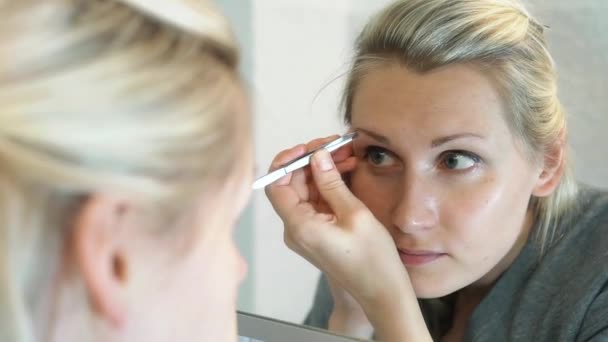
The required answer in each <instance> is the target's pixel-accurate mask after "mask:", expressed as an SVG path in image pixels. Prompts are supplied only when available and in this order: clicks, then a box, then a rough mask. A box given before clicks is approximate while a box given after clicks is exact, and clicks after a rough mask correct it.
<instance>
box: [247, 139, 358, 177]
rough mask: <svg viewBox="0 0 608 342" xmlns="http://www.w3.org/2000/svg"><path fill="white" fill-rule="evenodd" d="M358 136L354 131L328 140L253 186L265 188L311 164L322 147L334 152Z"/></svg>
mask: <svg viewBox="0 0 608 342" xmlns="http://www.w3.org/2000/svg"><path fill="white" fill-rule="evenodd" d="M356 137H357V132H352V133H348V134H344V135H343V136H341V137H339V138H337V139H335V140H332V141H330V142H328V143H327V144H325V145H322V146H320V147H319V148H317V149H314V150H312V151H310V152H308V153H306V154H305V155H303V156H301V157H299V158H297V159H295V160H292V161H290V162H287V164H285V165H284V166H283V167H281V168H279V169H277V170H274V171H272V172H270V173H268V174H266V175H264V176H262V177H260V178H258V179H257V180H256V181H255V182H254V183H253V186H252V188H253V189H260V188H264V187H266V186H267V185H270V184H272V183H274V182H276V181H277V180H279V179H281V178H283V177H285V176H286V175H287V174H289V173H291V172H294V171H295V170H298V169H301V168H303V167H305V166H307V165H309V164H310V158H311V157H312V155H313V154H314V153H315V152H317V151H319V150H320V149H323V148H324V149H326V150H327V151H329V152H333V151H335V150H337V149H339V148H340V147H342V146H344V145H346V144H348V143H350V142H351V141H353V139H354V138H356Z"/></svg>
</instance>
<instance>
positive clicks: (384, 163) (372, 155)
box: [365, 146, 395, 167]
mask: <svg viewBox="0 0 608 342" xmlns="http://www.w3.org/2000/svg"><path fill="white" fill-rule="evenodd" d="M365 159H367V161H368V162H369V163H370V164H372V165H373V166H377V167H388V166H392V165H393V164H395V158H394V157H393V156H392V154H391V153H390V152H389V151H387V150H385V149H384V148H382V147H378V146H369V147H367V148H366V149H365Z"/></svg>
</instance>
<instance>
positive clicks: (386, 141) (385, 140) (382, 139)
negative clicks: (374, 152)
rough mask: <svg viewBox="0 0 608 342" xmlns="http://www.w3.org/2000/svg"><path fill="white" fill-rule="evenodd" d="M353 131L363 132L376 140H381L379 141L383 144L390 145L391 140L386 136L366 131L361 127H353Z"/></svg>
mask: <svg viewBox="0 0 608 342" xmlns="http://www.w3.org/2000/svg"><path fill="white" fill-rule="evenodd" d="M355 131H357V132H361V133H364V134H365V135H368V136H370V137H371V138H372V139H374V140H377V141H378V142H381V143H383V144H385V145H390V144H391V141H390V140H389V139H388V138H387V137H385V136H384V135H380V134H377V133H374V132H371V131H368V130H366V129H363V128H357V129H355Z"/></svg>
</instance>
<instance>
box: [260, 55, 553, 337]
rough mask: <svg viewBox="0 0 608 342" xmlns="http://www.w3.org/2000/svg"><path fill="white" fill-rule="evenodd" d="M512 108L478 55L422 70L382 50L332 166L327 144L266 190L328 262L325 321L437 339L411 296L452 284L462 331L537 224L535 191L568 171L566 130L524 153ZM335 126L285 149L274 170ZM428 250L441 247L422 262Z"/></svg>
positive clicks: (304, 249) (311, 250) (355, 331)
mask: <svg viewBox="0 0 608 342" xmlns="http://www.w3.org/2000/svg"><path fill="white" fill-rule="evenodd" d="M463 85H466V86H463ZM505 110H506V109H505V107H504V106H503V103H502V101H501V97H500V94H499V93H498V91H497V89H496V88H495V87H494V85H493V84H492V81H491V79H490V78H488V77H486V75H484V74H483V73H482V72H481V71H480V70H479V69H477V68H475V66H473V65H451V66H447V67H444V68H440V69H436V70H434V71H431V72H428V73H425V74H419V73H416V72H414V71H411V70H408V69H407V68H405V67H403V66H402V65H400V64H398V63H390V62H387V63H386V64H385V65H382V66H378V67H376V68H374V69H372V70H371V71H368V73H367V74H366V75H365V76H364V77H363V79H362V80H361V81H360V83H359V85H358V87H357V89H356V90H355V96H354V99H353V104H352V122H351V130H354V131H357V132H359V136H358V138H357V139H356V140H355V142H354V144H353V146H351V147H348V148H345V149H343V150H342V151H339V152H337V153H336V154H334V156H333V157H332V159H333V161H334V163H335V166H334V169H333V171H323V168H322V167H321V165H323V163H322V162H321V160H322V159H324V158H327V157H328V156H327V155H326V152H324V151H322V152H319V153H317V154H315V156H314V158H313V163H312V165H311V170H310V171H301V172H295V173H293V174H292V175H288V176H286V177H285V178H283V179H282V180H281V181H279V182H277V183H276V184H274V185H272V186H270V187H269V188H268V189H267V194H268V196H269V198H270V200H271V202H272V203H273V205H274V207H275V210H276V211H277V213H279V215H280V216H281V218H282V219H283V221H284V223H285V234H286V242H287V245H288V246H289V247H290V248H292V249H293V250H294V251H296V252H297V253H299V254H301V255H302V256H303V257H305V258H306V259H307V260H309V261H311V262H312V263H313V264H315V265H316V266H317V267H318V268H319V269H321V270H322V271H323V272H324V273H325V274H327V275H328V278H329V280H330V285H331V288H332V295H333V297H334V301H335V306H334V312H332V316H331V318H330V329H332V330H334V331H337V332H341V333H345V334H350V335H356V336H360V337H369V332H370V331H371V330H372V327H373V329H374V330H375V331H376V333H377V334H378V337H379V338H380V339H381V340H386V341H422V340H430V336H429V334H428V331H427V330H426V326H425V324H424V321H423V320H422V319H421V313H420V310H419V307H418V304H417V302H416V298H417V297H418V298H436V297H441V296H445V295H447V294H450V293H454V292H457V291H458V293H459V298H458V300H457V307H456V308H455V310H456V311H455V321H454V323H455V324H454V326H453V329H452V331H451V332H450V333H449V335H448V336H446V339H453V340H459V339H461V337H462V336H461V333H462V331H463V330H464V329H463V327H464V326H466V322H467V320H468V316H469V315H470V313H471V312H472V310H474V308H475V306H476V305H477V304H478V303H479V301H480V300H481V299H482V298H483V295H484V294H485V293H486V292H487V291H488V289H489V288H491V286H492V284H493V283H494V282H495V280H496V279H497V277H499V276H500V274H502V273H503V272H504V271H505V270H506V269H507V268H508V267H509V266H510V264H511V263H512V262H513V260H514V259H515V258H516V257H517V255H518V254H519V252H520V251H521V248H522V247H523V245H524V244H525V242H526V240H527V238H528V236H529V233H530V229H531V226H532V224H533V222H532V219H531V217H532V215H531V213H530V212H529V211H528V202H529V199H530V197H531V196H538V197H542V196H548V195H550V194H551V193H552V191H553V190H554V189H555V187H556V186H557V185H558V183H559V179H560V177H561V174H562V151H563V141H556V142H555V144H554V146H549V147H548V148H547V154H546V155H544V156H540V157H539V158H537V159H534V160H533V159H532V158H529V156H528V154H527V153H526V150H525V148H524V146H523V145H521V143H520V141H519V140H518V139H517V138H516V137H515V135H513V134H512V132H511V131H510V130H509V127H508V125H507V123H506V121H505V119H504V117H505ZM329 139H331V137H328V138H327V139H321V141H313V142H311V143H309V144H308V145H307V146H297V147H295V148H293V149H290V150H286V151H284V152H282V153H280V154H279V155H278V156H277V157H276V159H275V162H274V163H273V167H271V169H272V168H274V167H276V166H278V165H281V164H282V163H283V162H285V161H287V160H290V159H292V158H294V157H297V156H298V155H301V154H302V153H304V152H306V151H307V150H311V149H312V148H314V147H315V146H318V145H319V144H320V143H323V142H325V141H327V140H329ZM349 149H350V150H349ZM315 160H316V161H317V162H314V161H315ZM330 160H331V159H330ZM338 171H340V172H342V173H345V174H349V176H348V177H347V178H348V179H349V184H350V186H349V187H347V186H346V185H345V184H344V182H343V180H342V178H341V177H339V174H338ZM421 254H423V255H427V256H428V255H431V256H433V257H432V258H431V259H430V260H427V259H424V258H423V259H424V260H426V261H425V262H420V259H421V258H420V255H421ZM378 279H382V281H380V282H379V281H378ZM363 316H365V317H363Z"/></svg>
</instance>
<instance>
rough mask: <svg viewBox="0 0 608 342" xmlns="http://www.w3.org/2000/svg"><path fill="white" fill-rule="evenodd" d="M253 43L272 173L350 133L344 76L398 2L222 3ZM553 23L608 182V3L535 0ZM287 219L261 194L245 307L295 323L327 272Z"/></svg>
mask: <svg viewBox="0 0 608 342" xmlns="http://www.w3.org/2000/svg"><path fill="white" fill-rule="evenodd" d="M217 2H218V3H219V4H220V5H221V7H222V8H223V9H224V11H225V13H226V14H227V15H228V16H229V17H230V18H231V19H232V22H233V24H234V27H235V28H236V33H237V36H238V38H239V41H240V43H241V46H242V47H243V50H242V51H243V56H244V59H243V64H242V65H243V73H244V75H245V78H246V80H247V82H248V84H249V85H250V86H251V95H252V98H253V102H254V105H255V107H254V130H255V137H256V142H255V143H256V166H257V168H258V175H261V174H262V173H263V171H265V170H266V168H267V167H268V165H269V164H270V161H271V160H272V158H273V157H274V155H275V154H276V153H277V152H278V151H280V150H281V149H283V148H286V147H289V146H294V145H295V144H298V143H302V142H306V141H308V140H310V139H312V138H315V137H320V136H325V135H329V134H333V133H338V132H343V131H344V126H343V125H342V124H341V120H340V117H339V114H338V109H337V108H338V105H339V99H340V94H341V89H342V86H343V84H344V78H343V77H341V76H342V74H343V73H344V72H345V71H346V70H347V66H348V63H349V57H350V54H351V51H352V43H353V40H354V38H355V37H356V34H357V33H358V31H359V30H360V29H361V27H362V25H363V24H364V22H365V21H366V20H367V19H368V17H369V16H370V15H371V14H372V13H374V12H375V11H377V10H378V9H380V8H382V7H383V6H384V5H386V4H387V3H389V1H386V0H382V1H366V0H350V1H303V0H292V1H279V0H266V1H255V0H217ZM527 4H528V6H529V9H530V11H531V12H532V13H533V14H534V15H535V16H536V17H538V18H539V19H540V20H542V22H543V24H545V25H547V26H549V28H548V31H547V32H548V37H549V43H550V50H551V52H552V54H553V56H554V58H555V60H556V63H557V69H558V72H559V74H560V96H561V101H562V103H563V104H564V106H565V107H566V109H567V111H568V113H569V115H570V116H569V125H570V132H571V133H570V139H571V146H572V157H573V159H574V161H575V165H576V172H577V178H578V179H579V180H582V181H584V182H585V183H588V184H591V185H596V186H600V187H604V188H606V187H608V178H606V177H605V175H606V174H608V162H606V158H605V153H606V152H605V151H606V148H607V147H608V135H606V134H605V131H606V129H607V128H608V116H607V115H605V114H606V113H608V99H607V98H606V96H605V95H606V94H608V82H607V81H606V75H608V38H607V37H606V35H605V34H604V33H605V32H606V31H607V30H608V22H607V21H606V20H605V18H606V17H608V3H607V2H606V1H605V0H581V1H576V2H573V1H569V0H529V1H527ZM282 229H283V228H282V224H281V222H280V221H279V219H278V217H277V216H276V214H275V213H274V211H273V210H272V208H271V206H270V204H269V202H268V200H267V199H266V197H265V195H264V193H263V192H262V191H257V192H255V193H254V195H253V197H252V202H251V206H250V208H249V210H248V211H247V213H246V214H245V215H244V217H243V219H242V222H241V225H240V228H239V231H238V236H237V240H238V241H239V245H240V248H241V251H242V253H243V255H244V256H245V257H246V259H247V260H248V263H249V274H248V279H247V280H246V281H245V283H244V284H243V287H242V289H241V298H240V302H239V309H240V310H242V311H247V312H252V313H255V314H259V315H263V316H269V317H273V318H277V319H281V320H286V321H289V322H294V323H301V322H303V320H304V318H305V316H306V314H307V312H308V310H309V309H310V307H311V303H312V300H313V296H314V293H315V287H316V283H317V279H318V277H319V271H317V270H316V269H315V268H314V267H313V266H311V265H310V264H309V263H308V262H306V261H305V260H304V259H302V258H301V257H299V256H297V255H296V254H294V253H292V252H291V251H289V250H288V249H287V248H286V247H285V245H284V243H283V236H282Z"/></svg>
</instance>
